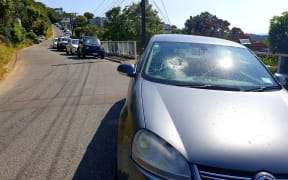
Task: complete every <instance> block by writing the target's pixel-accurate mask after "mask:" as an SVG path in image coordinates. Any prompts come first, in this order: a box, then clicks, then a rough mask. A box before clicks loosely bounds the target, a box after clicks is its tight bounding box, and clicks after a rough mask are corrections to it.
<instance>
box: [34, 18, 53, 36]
mask: <svg viewBox="0 0 288 180" xmlns="http://www.w3.org/2000/svg"><path fill="white" fill-rule="evenodd" d="M49 26H50V25H49V24H48V23H47V22H45V21H43V20H40V19H38V20H36V21H34V22H33V25H32V30H33V32H35V34H37V35H46V33H47V30H48V28H49Z"/></svg>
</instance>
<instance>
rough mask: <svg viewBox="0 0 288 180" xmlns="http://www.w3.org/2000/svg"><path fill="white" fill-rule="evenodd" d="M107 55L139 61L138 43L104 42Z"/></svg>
mask: <svg viewBox="0 0 288 180" xmlns="http://www.w3.org/2000/svg"><path fill="white" fill-rule="evenodd" d="M102 44H103V46H104V50H105V54H107V55H110V56H118V57H124V58H129V59H137V49H136V41H102Z"/></svg>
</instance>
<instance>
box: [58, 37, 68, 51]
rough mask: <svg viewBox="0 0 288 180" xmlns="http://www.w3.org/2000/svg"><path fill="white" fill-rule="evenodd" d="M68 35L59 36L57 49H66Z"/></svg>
mask: <svg viewBox="0 0 288 180" xmlns="http://www.w3.org/2000/svg"><path fill="white" fill-rule="evenodd" d="M68 40H69V38H68V37H59V38H58V43H57V50H58V51H66V45H67V44H68Z"/></svg>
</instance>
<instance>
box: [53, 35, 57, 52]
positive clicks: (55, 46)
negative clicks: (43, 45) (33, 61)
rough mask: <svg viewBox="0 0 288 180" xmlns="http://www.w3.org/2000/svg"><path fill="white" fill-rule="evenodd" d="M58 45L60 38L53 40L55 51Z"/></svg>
mask: <svg viewBox="0 0 288 180" xmlns="http://www.w3.org/2000/svg"><path fill="white" fill-rule="evenodd" d="M57 44H58V38H57V37H55V38H54V39H53V44H52V48H53V49H57Z"/></svg>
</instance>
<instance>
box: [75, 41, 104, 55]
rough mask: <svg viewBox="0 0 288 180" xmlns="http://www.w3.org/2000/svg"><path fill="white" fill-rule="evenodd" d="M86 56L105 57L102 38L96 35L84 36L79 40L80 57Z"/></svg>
mask: <svg viewBox="0 0 288 180" xmlns="http://www.w3.org/2000/svg"><path fill="white" fill-rule="evenodd" d="M86 56H94V57H100V58H101V59H104V48H103V46H102V45H101V42H100V40H99V39H98V38H97V37H95V36H84V37H83V38H82V39H80V40H79V45H78V57H81V58H85V57H86Z"/></svg>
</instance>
